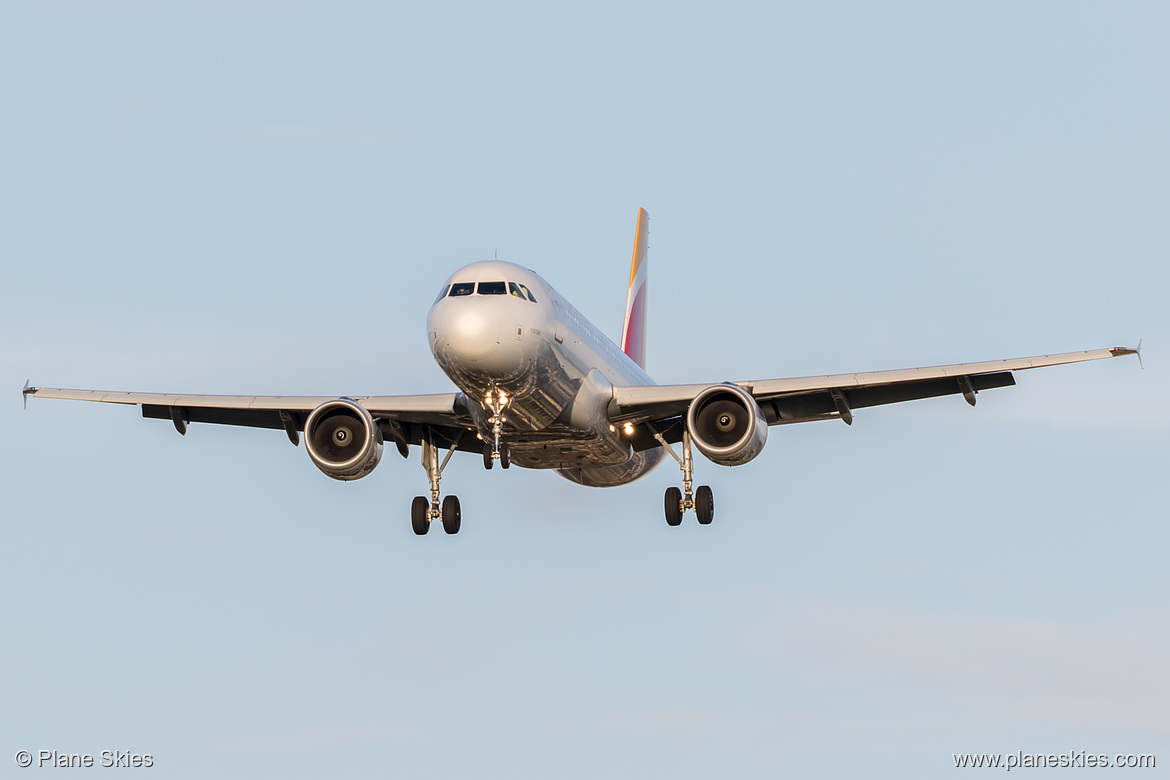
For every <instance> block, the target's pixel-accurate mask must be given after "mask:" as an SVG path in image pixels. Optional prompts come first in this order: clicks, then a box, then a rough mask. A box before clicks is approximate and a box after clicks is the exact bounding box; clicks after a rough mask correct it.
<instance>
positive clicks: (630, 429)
mask: <svg viewBox="0 0 1170 780" xmlns="http://www.w3.org/2000/svg"><path fill="white" fill-rule="evenodd" d="M625 431H626V436H633V435H634V426H633V425H632V424H630V423H626V425H625Z"/></svg>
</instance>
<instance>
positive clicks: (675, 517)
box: [664, 487, 682, 525]
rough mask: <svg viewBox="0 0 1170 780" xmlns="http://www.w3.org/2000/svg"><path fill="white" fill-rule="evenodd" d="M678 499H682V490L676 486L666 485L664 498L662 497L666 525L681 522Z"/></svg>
mask: <svg viewBox="0 0 1170 780" xmlns="http://www.w3.org/2000/svg"><path fill="white" fill-rule="evenodd" d="M680 501H682V491H681V490H679V489H678V488H676V487H668V488H667V489H666V498H665V499H664V504H665V508H666V524H667V525H681V524H682V509H681V508H680V507H679V502H680Z"/></svg>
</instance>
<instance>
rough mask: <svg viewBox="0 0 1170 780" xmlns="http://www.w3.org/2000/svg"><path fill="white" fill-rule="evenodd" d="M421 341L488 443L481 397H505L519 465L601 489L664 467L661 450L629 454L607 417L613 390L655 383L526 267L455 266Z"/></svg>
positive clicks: (507, 435) (506, 434) (623, 438)
mask: <svg viewBox="0 0 1170 780" xmlns="http://www.w3.org/2000/svg"><path fill="white" fill-rule="evenodd" d="M481 283H482V284H481ZM501 285H502V287H501ZM427 337H428V341H429V343H430V347H431V353H432V354H433V355H434V357H435V361H436V362H437V363H438V364H439V366H440V367H441V368H442V369H443V371H444V372H445V373H446V374H447V376H449V377H450V378H451V381H452V382H454V383H455V384H456V386H458V387H459V389H460V390H462V391H463V393H464V394H465V395H466V396H467V399H468V406H469V408H470V411H471V413H472V416H473V417H475V418H476V420H475V422H476V426H477V428H478V429H479V432H480V434H481V435H482V436H484V437H485V438H486V437H487V435H488V433H489V431H490V427H491V426H490V424H489V422H488V417H489V415H490V412H488V411H486V410H485V409H484V407H483V404H482V403H480V401H481V400H482V399H483V398H484V396H485V394H486V393H489V392H498V391H503V392H504V393H506V395H507V397H508V398H509V399H510V400H509V403H510V406H509V408H508V410H507V411H506V413H505V418H506V424H505V427H504V437H505V438H506V440H507V441H508V446H509V449H510V452H511V460H512V462H513V463H515V464H516V465H518V466H524V467H527V468H544V469H557V470H558V471H559V472H560V473H561V474H562V475H563V476H565V477H566V478H568V479H571V480H573V481H574V482H579V483H581V484H585V485H592V486H597V487H604V486H612V485H620V484H624V483H626V482H630V481H632V480H635V479H637V478H638V477H640V476H642V475H644V474H646V473H647V472H649V471H650V470H651V469H652V468H654V467H655V466H656V465H658V463H659V461H661V459H662V457H663V452H662V450H661V449H659V448H652V449H648V450H645V451H642V452H635V451H633V449H632V447H631V446H630V442H629V440H628V439H627V437H626V436H625V435H624V433H623V432H622V431H621V430H620V429H618V428H616V427H615V426H613V425H611V424H610V421H609V418H608V416H607V413H606V411H607V407H608V406H609V403H610V401H611V399H612V397H613V393H612V388H613V386H615V385H621V386H629V385H652V384H654V382H653V380H651V379H650V377H649V376H648V375H647V374H646V372H645V371H643V370H642V368H641V367H640V366H639V365H638V364H637V363H635V362H634V361H633V360H631V359H630V358H629V357H628V356H627V355H626V354H625V353H624V352H622V351H621V349H619V348H618V347H617V345H615V344H614V343H613V342H612V341H610V340H609V339H608V338H607V337H606V336H605V335H604V334H603V333H602V332H601V331H600V330H598V329H597V328H596V327H594V326H593V324H592V323H590V322H589V320H587V319H586V318H585V317H584V316H583V315H581V313H580V312H578V311H577V310H576V309H575V308H573V306H572V305H570V304H569V302H568V301H566V300H565V299H564V298H562V297H561V296H560V295H559V294H558V293H557V292H556V290H554V289H553V288H552V286H551V285H549V284H548V283H547V282H545V281H544V280H543V279H541V278H540V276H538V275H537V274H536V273H534V272H533V271H530V270H528V269H525V268H522V267H520V266H517V265H514V264H512V263H505V262H500V261H495V260H490V261H486V262H480V263H472V264H471V265H468V266H465V267H463V268H460V269H459V270H458V271H456V272H455V273H453V274H452V275H451V276H450V277H449V278H448V279H447V282H446V284H445V285H444V288H443V294H442V296H441V297H439V298H438V299H437V300H436V301H435V303H434V305H433V306H431V309H430V311H429V312H428V314H427Z"/></svg>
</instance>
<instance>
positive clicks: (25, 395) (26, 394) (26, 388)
mask: <svg viewBox="0 0 1170 780" xmlns="http://www.w3.org/2000/svg"><path fill="white" fill-rule="evenodd" d="M28 383H29V380H27V379H26V380H24V389H23V390H21V391H20V396H21V398H23V399H24V408H25V410H26V411H27V410H28V397H29V396H30V395H32V394H33V393H35V392H36V391H37V389H36V388H35V387H29V386H28Z"/></svg>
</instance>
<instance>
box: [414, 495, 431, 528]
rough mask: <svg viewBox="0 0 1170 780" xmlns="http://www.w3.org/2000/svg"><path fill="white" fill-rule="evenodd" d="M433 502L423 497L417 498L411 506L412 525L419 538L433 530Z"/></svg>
mask: <svg viewBox="0 0 1170 780" xmlns="http://www.w3.org/2000/svg"><path fill="white" fill-rule="evenodd" d="M430 515H431V502H430V501H427V500H426V498H425V497H423V496H415V498H414V502H413V503H411V505H410V525H411V527H412V528H414V532H415V533H416V534H418V535H419V536H424V535H426V532H427V531H429V530H431V517H430Z"/></svg>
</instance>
